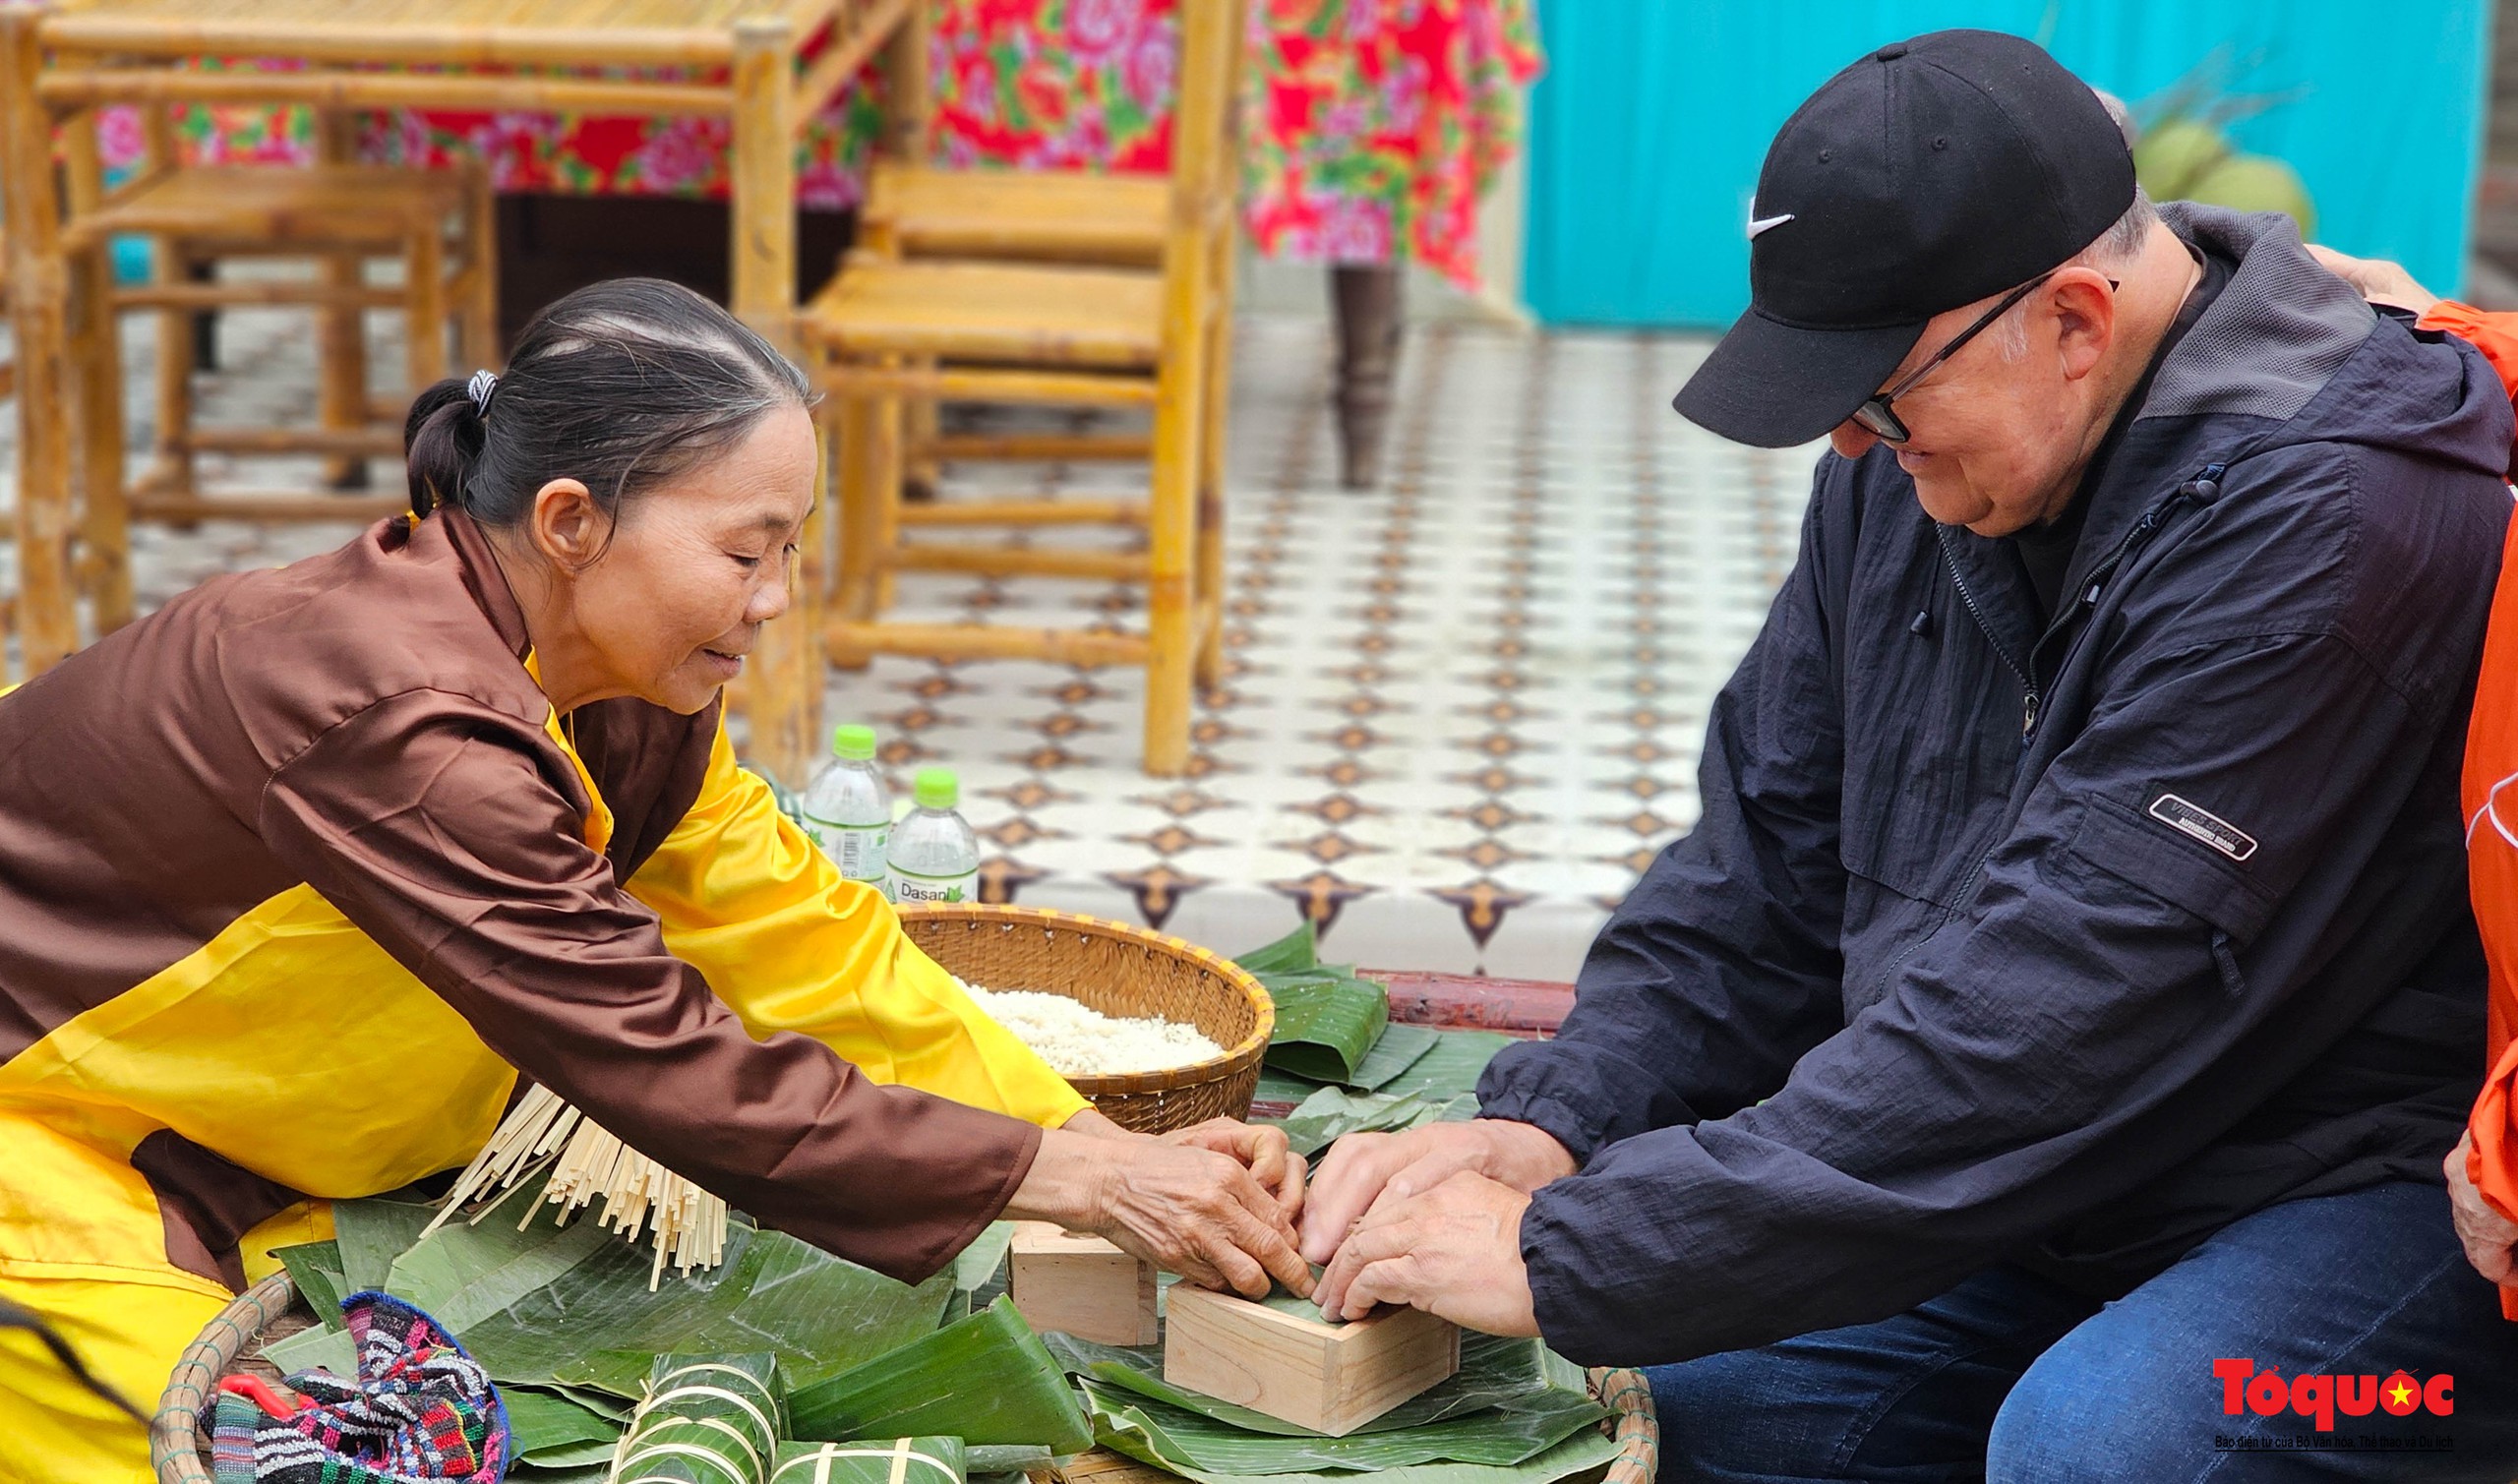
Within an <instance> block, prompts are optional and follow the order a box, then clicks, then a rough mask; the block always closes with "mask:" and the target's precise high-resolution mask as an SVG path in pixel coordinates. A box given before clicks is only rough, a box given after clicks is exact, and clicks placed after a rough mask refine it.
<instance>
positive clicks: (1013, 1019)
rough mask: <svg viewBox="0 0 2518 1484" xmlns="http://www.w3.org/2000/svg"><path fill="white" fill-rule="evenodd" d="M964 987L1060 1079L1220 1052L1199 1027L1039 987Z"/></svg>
mask: <svg viewBox="0 0 2518 1484" xmlns="http://www.w3.org/2000/svg"><path fill="white" fill-rule="evenodd" d="M962 987H963V988H964V989H967V990H969V991H970V996H971V999H972V1001H973V1002H974V1003H976V1004H977V1005H978V1006H979V1007H980V1008H981V1009H982V1010H984V1011H987V1012H988V1016H989V1019H990V1020H993V1021H995V1022H996V1023H997V1024H998V1025H1000V1026H1003V1027H1004V1028H1005V1029H1007V1030H1008V1031H1011V1032H1013V1033H1014V1035H1015V1038H1016V1039H1019V1040H1021V1041H1022V1042H1023V1043H1024V1044H1025V1045H1027V1046H1030V1047H1031V1048H1032V1049H1033V1050H1035V1051H1038V1052H1039V1053H1041V1059H1042V1060H1043V1061H1046V1062H1048V1063H1049V1066H1050V1068H1051V1069H1052V1070H1054V1071H1055V1072H1056V1073H1057V1074H1058V1075H1059V1076H1061V1077H1108V1076H1112V1075H1115V1074H1118V1073H1123V1072H1168V1071H1169V1070H1171V1069H1172V1068H1173V1067H1185V1066H1188V1065H1189V1064H1191V1063H1192V1062H1200V1061H1205V1060H1208V1059H1209V1058H1211V1057H1216V1056H1222V1055H1223V1054H1224V1047H1222V1046H1220V1045H1217V1044H1216V1043H1215V1042H1214V1041H1212V1040H1209V1039H1207V1038H1206V1037H1205V1036H1204V1035H1203V1034H1202V1033H1200V1031H1199V1030H1198V1028H1197V1027H1195V1026H1184V1025H1182V1024H1180V1023H1179V1022H1178V1021H1169V1020H1160V1019H1156V1018H1155V1017H1152V1016H1147V1017H1143V1018H1138V1019H1121V1018H1119V1017H1116V1016H1110V1015H1105V1014H1103V1013H1102V1012H1101V1011H1099V1010H1096V1009H1094V1008H1093V1007H1091V1006H1090V1005H1086V1004H1084V1003H1082V1002H1081V1001H1078V1000H1071V999H1068V998H1067V997H1066V996H1065V995H1063V994H1049V993H1047V992H1045V991H1042V990H1038V989H983V988H981V987H980V986H979V985H977V984H964V985H963V986H962Z"/></svg>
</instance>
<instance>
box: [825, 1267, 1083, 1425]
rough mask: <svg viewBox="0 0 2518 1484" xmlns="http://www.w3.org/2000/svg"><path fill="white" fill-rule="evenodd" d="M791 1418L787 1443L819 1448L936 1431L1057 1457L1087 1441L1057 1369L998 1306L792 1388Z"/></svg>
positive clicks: (1018, 1318)
mask: <svg viewBox="0 0 2518 1484" xmlns="http://www.w3.org/2000/svg"><path fill="white" fill-rule="evenodd" d="M787 1410H788V1416H789V1423H788V1426H789V1430H790V1433H791V1435H792V1436H794V1437H797V1438H804V1439H809V1440H812V1441H816V1442H836V1441H839V1440H841V1439H845V1438H868V1437H877V1436H880V1435H883V1434H886V1433H888V1434H891V1435H893V1436H896V1437H897V1436H900V1435H902V1434H922V1433H941V1434H949V1435H951V1436H953V1437H958V1438H960V1439H961V1440H962V1441H963V1442H965V1443H968V1444H970V1445H972V1446H974V1447H977V1446H981V1445H997V1444H1019V1443H1029V1444H1038V1445H1039V1446H1041V1447H1044V1448H1047V1449H1049V1451H1050V1452H1051V1453H1055V1454H1071V1453H1080V1452H1082V1451H1083V1450H1084V1449H1086V1448H1088V1447H1090V1446H1091V1445H1092V1442H1093V1429H1092V1427H1091V1425H1090V1424H1089V1423H1087V1422H1086V1420H1085V1417H1084V1413H1083V1410H1082V1409H1081V1408H1080V1407H1079V1406H1078V1405H1077V1404H1076V1398H1075V1393H1074V1392H1073V1391H1072V1390H1071V1389H1070V1388H1069V1387H1068V1386H1067V1384H1066V1378H1065V1376H1064V1374H1063V1372H1062V1370H1061V1368H1060V1367H1059V1365H1058V1362H1057V1361H1056V1359H1055V1358H1053V1357H1052V1356H1051V1355H1050V1354H1049V1350H1048V1348H1047V1347H1046V1346H1044V1345H1043V1344H1042V1343H1041V1336H1038V1335H1036V1334H1034V1333H1033V1332H1032V1327H1031V1326H1030V1325H1029V1324H1026V1323H1025V1322H1024V1320H1023V1316H1022V1314H1021V1313H1020V1312H1019V1311H1017V1310H1016V1309H1015V1307H1014V1304H1013V1301H1012V1300H1010V1299H1002V1298H1000V1299H998V1300H997V1301H996V1302H995V1303H992V1304H990V1305H989V1306H988V1307H987V1308H986V1309H984V1310H982V1311H980V1312H979V1313H977V1314H974V1315H972V1316H971V1317H970V1318H969V1319H966V1320H963V1321H961V1322H960V1323H958V1324H953V1325H948V1326H946V1327H945V1328H943V1329H941V1330H938V1331H936V1332H935V1333H934V1334H932V1335H929V1336H927V1337H926V1338H924V1339H921V1340H918V1341H916V1342H915V1343H912V1344H907V1345H903V1346H900V1347H899V1348H897V1349H894V1350H892V1351H890V1352H888V1353H886V1354H883V1355H880V1356H878V1357H876V1358H874V1359H871V1360H869V1361H867V1362H866V1363H865V1364H863V1365H860V1366H858V1367H857V1368H856V1369H855V1370H852V1371H848V1372H845V1373H843V1374H841V1375H837V1376H833V1377H830V1378H829V1379H827V1380H824V1381H820V1382H817V1383H813V1384H810V1385H807V1386H801V1387H798V1388H797V1389H795V1390H794V1391H792V1392H790V1393H789V1394H788V1396H787Z"/></svg>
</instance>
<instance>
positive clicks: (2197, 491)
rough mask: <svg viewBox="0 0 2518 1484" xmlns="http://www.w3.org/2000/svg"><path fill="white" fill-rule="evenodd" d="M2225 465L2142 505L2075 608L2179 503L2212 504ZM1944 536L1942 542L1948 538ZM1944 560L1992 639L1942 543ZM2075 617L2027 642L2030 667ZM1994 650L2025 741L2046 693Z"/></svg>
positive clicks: (2093, 603) (2088, 604)
mask: <svg viewBox="0 0 2518 1484" xmlns="http://www.w3.org/2000/svg"><path fill="white" fill-rule="evenodd" d="M2228 467H2229V466H2228V465H2226V464H2205V465H2204V466H2203V468H2202V469H2201V470H2200V471H2199V472H2197V473H2196V474H2195V476H2194V477H2193V478H2192V479H2189V480H2187V481H2186V482H2184V483H2183V484H2180V485H2179V486H2178V487H2177V488H2176V490H2174V491H2173V492H2171V493H2170V495H2169V497H2168V498H2167V499H2166V500H2163V501H2160V502H2159V503H2157V504H2156V505H2152V506H2151V507H2150V508H2149V509H2147V510H2144V511H2143V512H2142V514H2141V518H2140V519H2138V520H2136V521H2134V522H2133V528H2132V529H2131V530H2129V531H2127V532H2126V533H2125V539H2124V540H2123V541H2120V542H2118V543H2117V545H2116V550H2115V551H2113V552H2111V553H2109V554H2108V557H2107V560H2106V561H2104V562H2102V563H2100V564H2098V565H2096V566H2094V567H2092V568H2090V573H2089V576H2088V577H2087V578H2086V579H2085V580H2084V581H2083V583H2082V585H2081V596H2080V602H2079V603H2078V604H2077V605H2075V607H2076V608H2079V609H2090V608H2095V607H2097V606H2098V594H2099V589H2100V588H2102V587H2105V586H2106V585H2107V579H2108V578H2110V577H2112V576H2114V575H2115V574H2116V569H2117V568H2118V567H2120V566H2123V565H2124V564H2125V563H2126V562H2127V561H2128V559H2129V558H2131V557H2132V556H2133V554H2134V553H2135V552H2136V551H2138V550H2140V549H2141V547H2142V546H2143V545H2144V544H2146V543H2147V542H2149V540H2150V539H2151V538H2152V537H2153V536H2155V535H2157V534H2159V530H2160V527H2162V526H2164V525H2166V524H2168V519H2169V516H2171V515H2172V514H2174V513H2176V511H2177V507H2178V506H2179V505H2183V504H2184V503H2185V502H2187V501H2188V500H2196V501H2200V502H2201V503H2203V504H2205V505H2210V504H2211V503H2212V502H2213V501H2214V500H2216V499H2218V498H2219V497H2220V493H2221V486H2220V479H2221V476H2222V475H2223V474H2225V473H2227V472H2228ZM1943 539H1944V540H1945V542H1946V541H1947V539H1948V538H1947V537H1945V538H1943ZM1942 560H1943V562H1944V564H1947V565H1948V568H1949V581H1950V585H1951V586H1953V587H1955V588H1957V589H1958V601H1959V602H1961V603H1963V604H1965V605H1966V607H1967V613H1968V615H1969V617H1971V618H1973V619H1974V620H1975V621H1976V627H1977V628H1978V629H1979V630H1981V631H1982V632H1983V633H1984V635H1985V637H1986V638H1988V639H1991V638H1993V636H1994V631H1993V627H1992V625H1990V624H1988V623H1986V622H1985V611H1984V610H1983V609H1981V608H1979V607H1977V606H1976V595H1975V594H1974V593H1972V592H1969V591H1968V590H1967V579H1966V578H1965V577H1964V576H1962V575H1960V574H1959V570H1958V564H1957V563H1956V562H1954V561H1951V560H1950V558H1949V553H1948V549H1947V547H1946V546H1945V548H1944V550H1943V552H1942ZM2076 617H2078V615H2077V614H2076V613H2074V612H2073V611H2071V610H2067V611H2065V612H2064V613H2061V614H2058V615H2056V617H2055V619H2054V621H2053V622H2052V623H2048V624H2047V625H2046V628H2045V631H2044V632H2042V633H2040V634H2039V635H2038V636H2037V642H2036V643H2035V644H2033V645H2031V646H2030V647H2029V651H2028V658H2029V664H2030V666H2031V667H2034V666H2035V664H2036V663H2037V655H2038V653H2039V651H2041V650H2043V649H2044V648H2045V647H2046V641H2047V640H2048V639H2051V638H2053V637H2054V636H2055V635H2056V634H2057V633H2059V632H2061V631H2062V630H2063V628H2064V626H2065V625H2066V624H2068V623H2070V622H2072V620H2073V619H2074V618H2076ZM1993 649H1994V653H1995V654H1997V655H1999V656H2001V658H2002V662H2003V664H2004V666H2005V667H2006V668H2007V669H2008V670H2009V671H2010V673H2011V674H2012V675H2014V676H2017V677H2018V678H2019V690H2020V701H2019V736H2020V740H2021V741H2022V742H2025V741H2027V740H2028V738H2029V736H2030V735H2031V734H2033V733H2034V732H2036V730H2037V716H2038V709H2039V708H2040V707H2041V706H2043V705H2044V704H2045V697H2044V696H2043V695H2042V694H2040V693H2039V691H2038V688H2037V680H2036V677H2035V676H2034V675H2032V674H2030V673H2029V671H2027V670H2023V669H2021V668H2020V665H2019V663H2018V662H2017V661H2015V660H2013V659H2012V658H2011V657H2010V652H2009V651H2008V650H2006V649H2004V648H2003V646H2002V645H2001V644H1999V643H1996V644H1995V645H1994V646H1993Z"/></svg>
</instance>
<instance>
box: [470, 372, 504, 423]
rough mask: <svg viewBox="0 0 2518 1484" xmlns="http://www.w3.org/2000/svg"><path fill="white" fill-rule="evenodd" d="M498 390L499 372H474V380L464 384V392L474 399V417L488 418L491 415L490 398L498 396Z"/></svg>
mask: <svg viewBox="0 0 2518 1484" xmlns="http://www.w3.org/2000/svg"><path fill="white" fill-rule="evenodd" d="M498 390H499V374H498V373H497V372H495V371H476V372H474V373H472V380H471V381H470V382H468V383H466V384H464V387H463V394H464V395H465V396H468V397H470V398H471V399H472V415H473V416H474V417H481V418H486V417H488V416H489V415H490V398H491V397H493V396H496V395H497V394H498Z"/></svg>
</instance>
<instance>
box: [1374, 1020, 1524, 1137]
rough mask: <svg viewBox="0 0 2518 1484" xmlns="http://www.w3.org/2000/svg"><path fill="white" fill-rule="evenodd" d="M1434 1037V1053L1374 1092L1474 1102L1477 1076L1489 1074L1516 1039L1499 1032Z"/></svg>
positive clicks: (1445, 1033) (1440, 1033) (1444, 1033)
mask: <svg viewBox="0 0 2518 1484" xmlns="http://www.w3.org/2000/svg"><path fill="white" fill-rule="evenodd" d="M1434 1034H1435V1037H1436V1039H1435V1041H1434V1045H1433V1049H1431V1050H1429V1051H1427V1052H1426V1053H1425V1054H1424V1055H1423V1056H1420V1057H1418V1058H1417V1059H1416V1061H1415V1062H1414V1063H1413V1064H1412V1065H1410V1066H1409V1068H1408V1069H1407V1070H1406V1071H1404V1072H1401V1073H1400V1074H1399V1075H1398V1076H1396V1077H1393V1078H1392V1079H1390V1080H1389V1081H1388V1082H1385V1083H1383V1084H1382V1085H1381V1086H1380V1087H1379V1088H1377V1089H1375V1091H1376V1092H1379V1093H1382V1094H1384V1095H1392V1094H1403V1093H1412V1094H1414V1095H1415V1096H1417V1097H1419V1098H1424V1099H1425V1100H1426V1101H1428V1102H1434V1103H1448V1102H1452V1101H1454V1100H1455V1099H1457V1098H1471V1099H1474V1098H1475V1097H1476V1094H1477V1076H1478V1074H1479V1073H1481V1072H1483V1071H1485V1070H1486V1064H1487V1063H1488V1062H1490V1061H1493V1060H1494V1059H1495V1053H1496V1052H1498V1051H1501V1050H1503V1049H1504V1048H1505V1047H1506V1046H1509V1045H1511V1044H1513V1038H1512V1037H1509V1036H1506V1035H1505V1034H1503V1033H1502V1032H1500V1031H1437V1032H1435V1033H1434ZM1469 1111H1470V1112H1474V1111H1475V1103H1474V1101H1472V1102H1471V1103H1470V1104H1469ZM1464 1116H1465V1115H1464Z"/></svg>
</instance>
